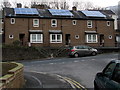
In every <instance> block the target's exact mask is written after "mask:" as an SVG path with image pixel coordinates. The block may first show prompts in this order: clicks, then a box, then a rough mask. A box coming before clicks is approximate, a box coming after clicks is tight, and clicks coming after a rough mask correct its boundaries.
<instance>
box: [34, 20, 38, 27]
mask: <svg viewBox="0 0 120 90" xmlns="http://www.w3.org/2000/svg"><path fill="white" fill-rule="evenodd" d="M36 20H37V24H36V23H35V21H36ZM33 27H39V19H33Z"/></svg>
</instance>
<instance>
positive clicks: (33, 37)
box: [32, 34, 36, 42]
mask: <svg viewBox="0 0 120 90" xmlns="http://www.w3.org/2000/svg"><path fill="white" fill-rule="evenodd" d="M35 41H36V34H32V42H35Z"/></svg>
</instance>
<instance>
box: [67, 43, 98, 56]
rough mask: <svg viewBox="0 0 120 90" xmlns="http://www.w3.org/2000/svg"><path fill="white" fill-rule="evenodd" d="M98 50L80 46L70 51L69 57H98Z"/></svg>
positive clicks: (71, 48)
mask: <svg viewBox="0 0 120 90" xmlns="http://www.w3.org/2000/svg"><path fill="white" fill-rule="evenodd" d="M97 52H98V51H97V49H94V48H92V47H90V46H85V45H78V46H72V47H70V50H69V56H74V57H78V56H83V55H93V56H95V55H97Z"/></svg>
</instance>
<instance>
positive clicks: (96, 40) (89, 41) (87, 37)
mask: <svg viewBox="0 0 120 90" xmlns="http://www.w3.org/2000/svg"><path fill="white" fill-rule="evenodd" d="M89 35H90V40H89ZM94 35H95V37H96V39H95V40H93V36H94ZM86 42H87V43H97V42H98V37H97V34H86Z"/></svg>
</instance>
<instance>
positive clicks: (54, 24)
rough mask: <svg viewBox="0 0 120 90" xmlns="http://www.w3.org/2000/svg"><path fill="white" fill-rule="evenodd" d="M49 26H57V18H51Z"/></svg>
mask: <svg viewBox="0 0 120 90" xmlns="http://www.w3.org/2000/svg"><path fill="white" fill-rule="evenodd" d="M53 20H55V23H53ZM51 27H57V19H52V20H51Z"/></svg>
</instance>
